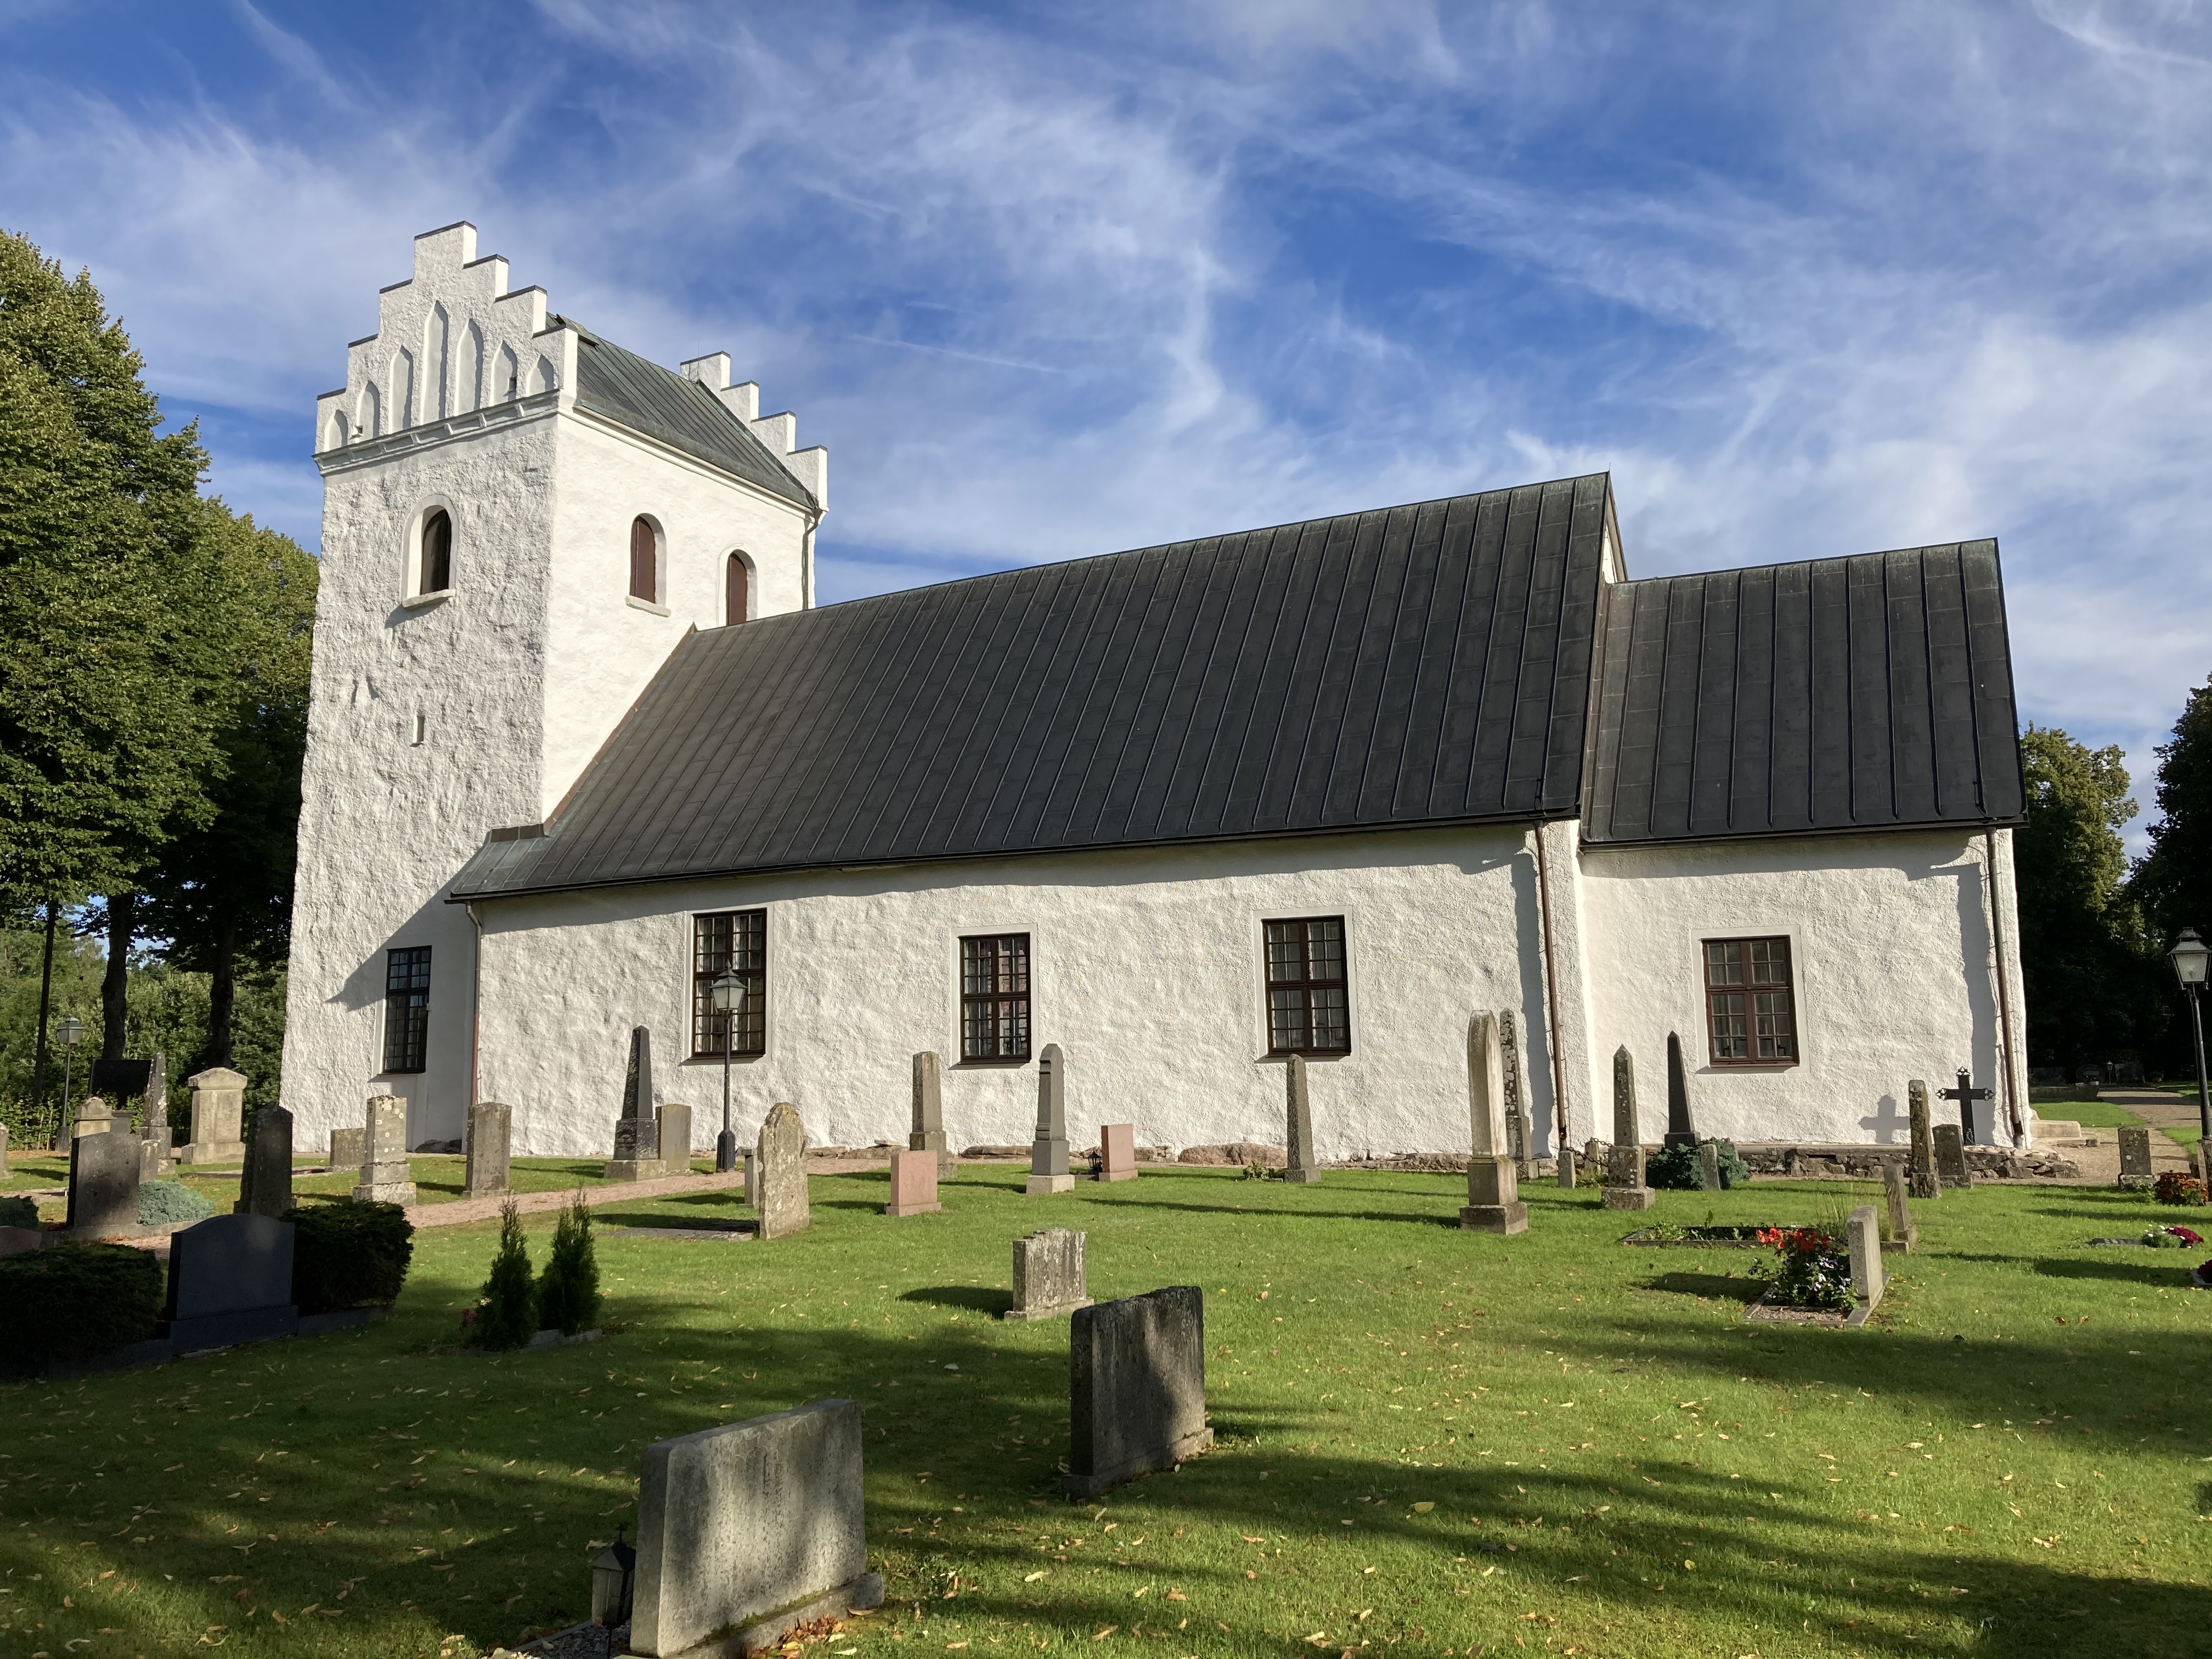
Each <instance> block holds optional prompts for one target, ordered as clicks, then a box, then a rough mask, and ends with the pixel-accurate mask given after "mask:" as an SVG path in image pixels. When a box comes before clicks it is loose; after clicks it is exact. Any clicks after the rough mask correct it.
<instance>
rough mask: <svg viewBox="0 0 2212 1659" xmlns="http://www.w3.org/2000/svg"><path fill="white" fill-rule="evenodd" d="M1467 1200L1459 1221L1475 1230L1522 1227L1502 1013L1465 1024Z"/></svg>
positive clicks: (1509, 1230) (1482, 1015) (1511, 1230)
mask: <svg viewBox="0 0 2212 1659" xmlns="http://www.w3.org/2000/svg"><path fill="white" fill-rule="evenodd" d="M1467 1115H1468V1137H1469V1139H1470V1141H1471V1142H1472V1146H1473V1150H1472V1152H1471V1154H1470V1156H1469V1157H1468V1164H1467V1202H1466V1204H1465V1205H1463V1206H1461V1209H1460V1212H1459V1225H1461V1226H1462V1227H1463V1228H1466V1229H1467V1230H1468V1231H1473V1232H1486V1233H1524V1232H1526V1231H1528V1206H1527V1205H1526V1204H1524V1203H1522V1201H1521V1194H1520V1191H1519V1188H1518V1183H1517V1170H1518V1166H1517V1165H1516V1164H1515V1162H1514V1160H1513V1157H1512V1155H1511V1153H1510V1152H1508V1150H1507V1148H1506V1140H1505V1062H1504V1053H1503V1052H1502V1051H1501V1049H1500V1048H1499V1046H1498V1016H1497V1015H1495V1014H1492V1013H1479V1014H1477V1015H1475V1016H1474V1018H1473V1019H1471V1020H1469V1021H1468V1028H1467Z"/></svg>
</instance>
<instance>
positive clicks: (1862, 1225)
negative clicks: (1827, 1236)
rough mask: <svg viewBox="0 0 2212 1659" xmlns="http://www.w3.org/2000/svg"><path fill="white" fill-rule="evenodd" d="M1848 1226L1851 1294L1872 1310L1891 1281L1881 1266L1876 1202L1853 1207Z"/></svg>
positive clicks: (1845, 1225)
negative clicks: (1875, 1213)
mask: <svg viewBox="0 0 2212 1659" xmlns="http://www.w3.org/2000/svg"><path fill="white" fill-rule="evenodd" d="M1844 1230H1845V1231H1846V1232H1847V1233H1848V1235H1849V1237H1850V1247H1851V1295H1852V1296H1853V1297H1856V1298H1857V1300H1858V1301H1859V1302H1860V1303H1861V1304H1863V1306H1864V1307H1865V1309H1866V1310H1867V1311H1868V1312H1869V1313H1871V1312H1873V1311H1874V1309H1875V1304H1877V1303H1879V1302H1880V1301H1881V1293H1882V1291H1883V1289H1884V1288H1885V1287H1886V1285H1887V1279H1886V1278H1885V1276H1884V1275H1883V1273H1882V1270H1881V1232H1880V1231H1879V1230H1878V1229H1877V1227H1876V1225H1875V1216H1874V1206H1873V1205H1871V1204H1862V1205H1860V1206H1858V1208H1857V1209H1856V1210H1853V1211H1852V1212H1851V1213H1850V1219H1849V1220H1848V1221H1847V1222H1846V1223H1845V1224H1844Z"/></svg>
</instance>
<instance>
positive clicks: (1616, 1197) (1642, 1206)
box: [1603, 1187, 1655, 1210]
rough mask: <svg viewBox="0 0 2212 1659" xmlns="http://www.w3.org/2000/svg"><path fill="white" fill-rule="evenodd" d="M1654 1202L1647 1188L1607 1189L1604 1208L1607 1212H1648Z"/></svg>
mask: <svg viewBox="0 0 2212 1659" xmlns="http://www.w3.org/2000/svg"><path fill="white" fill-rule="evenodd" d="M1654 1201H1655V1200H1654V1197H1653V1194H1652V1191H1651V1188H1649V1187H1607V1188H1605V1189H1604V1199H1603V1202H1604V1206H1605V1207H1606V1208H1607V1209H1608V1210H1648V1209H1650V1207H1651V1206H1652V1204H1653V1203H1654Z"/></svg>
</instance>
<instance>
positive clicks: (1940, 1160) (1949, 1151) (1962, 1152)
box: [1936, 1123, 1974, 1187]
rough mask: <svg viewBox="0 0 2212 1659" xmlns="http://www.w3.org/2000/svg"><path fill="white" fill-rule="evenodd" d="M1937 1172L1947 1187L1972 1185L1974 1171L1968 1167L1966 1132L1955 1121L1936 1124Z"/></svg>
mask: <svg viewBox="0 0 2212 1659" xmlns="http://www.w3.org/2000/svg"><path fill="white" fill-rule="evenodd" d="M1936 1174H1937V1176H1940V1177H1942V1182H1943V1184H1944V1185H1945V1186H1946V1187H1971V1186H1972V1185H1973V1184H1974V1177H1973V1175H1972V1172H1971V1171H1970V1170H1968V1169H1967V1168H1966V1132H1965V1131H1964V1130H1962V1129H1960V1127H1959V1126H1958V1125H1957V1124H1955V1123H1939V1124H1937V1125H1936Z"/></svg>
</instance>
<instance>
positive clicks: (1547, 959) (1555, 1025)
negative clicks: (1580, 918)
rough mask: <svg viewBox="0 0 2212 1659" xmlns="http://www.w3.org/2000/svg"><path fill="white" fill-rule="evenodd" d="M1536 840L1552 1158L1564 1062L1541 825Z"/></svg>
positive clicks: (1563, 1122)
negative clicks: (1552, 1121) (1549, 1065)
mask: <svg viewBox="0 0 2212 1659" xmlns="http://www.w3.org/2000/svg"><path fill="white" fill-rule="evenodd" d="M1534 835H1535V837H1536V926H1537V931H1538V935H1539V938H1538V947H1539V949H1538V954H1539V955H1540V956H1541V957H1543V960H1544V1007H1545V1012H1546V1015H1547V1021H1548V1027H1547V1031H1546V1034H1545V1035H1546V1039H1547V1040H1546V1042H1545V1045H1544V1046H1545V1047H1546V1048H1549V1049H1550V1050H1551V1051H1552V1112H1553V1116H1554V1117H1556V1118H1557V1119H1558V1120H1559V1144H1558V1145H1557V1146H1554V1147H1553V1149H1552V1151H1553V1156H1554V1157H1556V1156H1558V1155H1559V1153H1560V1152H1564V1151H1565V1149H1566V1145H1567V1133H1568V1131H1567V1062H1566V1057H1565V1055H1564V1054H1561V1053H1560V1052H1559V970H1558V968H1557V966H1556V965H1555V963H1554V960H1553V949H1552V867H1551V864H1550V861H1549V860H1547V859H1546V858H1545V856H1544V823H1543V820H1542V819H1541V818H1539V819H1538V820H1537V821H1536V823H1535V824H1534Z"/></svg>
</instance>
